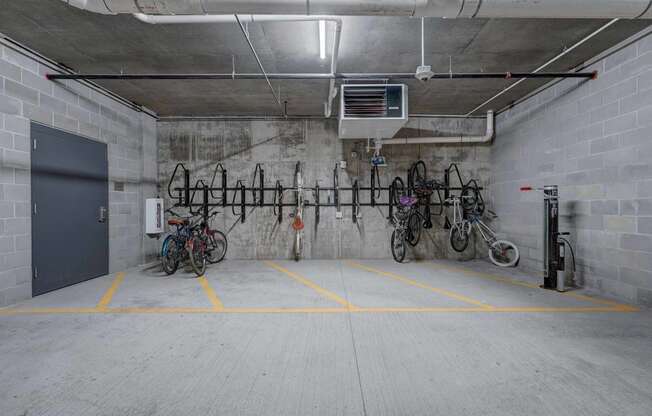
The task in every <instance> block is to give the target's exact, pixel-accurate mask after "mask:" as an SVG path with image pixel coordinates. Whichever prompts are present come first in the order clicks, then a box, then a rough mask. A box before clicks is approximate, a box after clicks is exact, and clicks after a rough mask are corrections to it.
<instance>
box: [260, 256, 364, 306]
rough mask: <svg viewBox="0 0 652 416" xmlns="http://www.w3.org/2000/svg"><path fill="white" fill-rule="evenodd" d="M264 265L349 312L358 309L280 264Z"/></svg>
mask: <svg viewBox="0 0 652 416" xmlns="http://www.w3.org/2000/svg"><path fill="white" fill-rule="evenodd" d="M264 263H265V264H266V265H268V266H269V267H271V268H273V269H275V270H277V271H279V272H281V273H285V274H286V275H288V276H289V277H290V278H292V279H294V280H296V281H297V282H299V283H302V284H304V285H306V286H308V287H309V288H311V289H312V290H314V291H316V292H317V293H319V294H321V295H322V296H324V297H327V298H328V299H330V300H332V301H335V302H337V303H339V304H340V305H342V306H344V307H345V308H347V309H349V310H353V309H358V308H357V307H356V306H353V305H352V304H351V303H350V302H349V301H347V300H346V299H344V298H343V297H341V296H340V295H337V294H335V293H333V292H331V291H330V290H327V289H324V288H323V287H321V286H319V285H318V284H316V283H315V282H313V281H311V280H309V279H306V278H305V277H303V276H301V275H298V274H297V273H294V272H291V271H289V270H288V269H286V268H284V267H281V266H279V265H278V264H276V263H274V262H271V261H265V262H264Z"/></svg>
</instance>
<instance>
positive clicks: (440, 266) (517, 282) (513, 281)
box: [426, 263, 639, 312]
mask: <svg viewBox="0 0 652 416" xmlns="http://www.w3.org/2000/svg"><path fill="white" fill-rule="evenodd" d="M426 264H427V265H428V266H430V267H433V268H435V269H442V270H447V271H449V272H455V273H463V274H466V275H468V276H474V277H479V278H482V279H488V280H493V281H496V282H503V283H508V284H511V285H516V286H524V287H528V288H531V289H541V287H540V286H539V285H537V284H535V283H530V282H524V281H522V280H516V279H511V278H509V277H505V276H500V275H496V274H491V273H483V272H480V271H476V270H471V269H466V268H462V267H453V266H448V265H445V264H441V263H426ZM551 293H557V294H558V295H561V296H568V297H571V298H574V299H577V300H583V301H585V302H591V303H594V304H598V305H607V306H611V307H613V308H619V309H626V310H628V311H630V312H637V311H639V309H638V308H637V307H635V306H630V305H625V304H623V303H618V302H612V301H609V300H605V299H599V298H594V297H591V296H587V295H581V294H579V293H573V292H556V291H551Z"/></svg>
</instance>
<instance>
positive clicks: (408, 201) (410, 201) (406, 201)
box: [399, 195, 418, 207]
mask: <svg viewBox="0 0 652 416" xmlns="http://www.w3.org/2000/svg"><path fill="white" fill-rule="evenodd" d="M417 201H418V198H415V197H413V196H407V195H403V196H402V197H401V198H400V199H399V202H400V204H401V205H402V206H404V207H411V206H413V205H414V204H416V203H417Z"/></svg>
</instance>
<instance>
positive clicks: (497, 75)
mask: <svg viewBox="0 0 652 416" xmlns="http://www.w3.org/2000/svg"><path fill="white" fill-rule="evenodd" d="M267 76H268V78H269V79H297V80H308V79H326V80H328V79H387V78H390V79H413V78H414V73H412V72H396V73H386V74H383V73H338V74H267ZM45 77H46V78H47V79H49V80H57V79H82V80H93V79H108V80H140V79H147V80H219V79H222V80H234V79H264V77H263V75H262V74H232V73H228V74H220V73H204V74H46V75H45ZM597 77H598V72H597V71H593V72H475V73H473V72H462V73H448V72H443V73H437V74H434V75H433V76H432V78H431V79H521V78H591V79H596V78H597Z"/></svg>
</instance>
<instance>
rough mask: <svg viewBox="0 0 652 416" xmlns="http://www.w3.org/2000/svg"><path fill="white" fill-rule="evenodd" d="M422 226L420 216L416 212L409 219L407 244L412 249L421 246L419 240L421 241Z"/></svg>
mask: <svg viewBox="0 0 652 416" xmlns="http://www.w3.org/2000/svg"><path fill="white" fill-rule="evenodd" d="M421 226H422V221H421V217H420V215H419V214H417V213H416V212H413V213H412V214H410V217H409V218H408V238H407V242H408V244H409V245H411V246H412V247H415V246H416V245H417V244H419V240H421Z"/></svg>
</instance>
